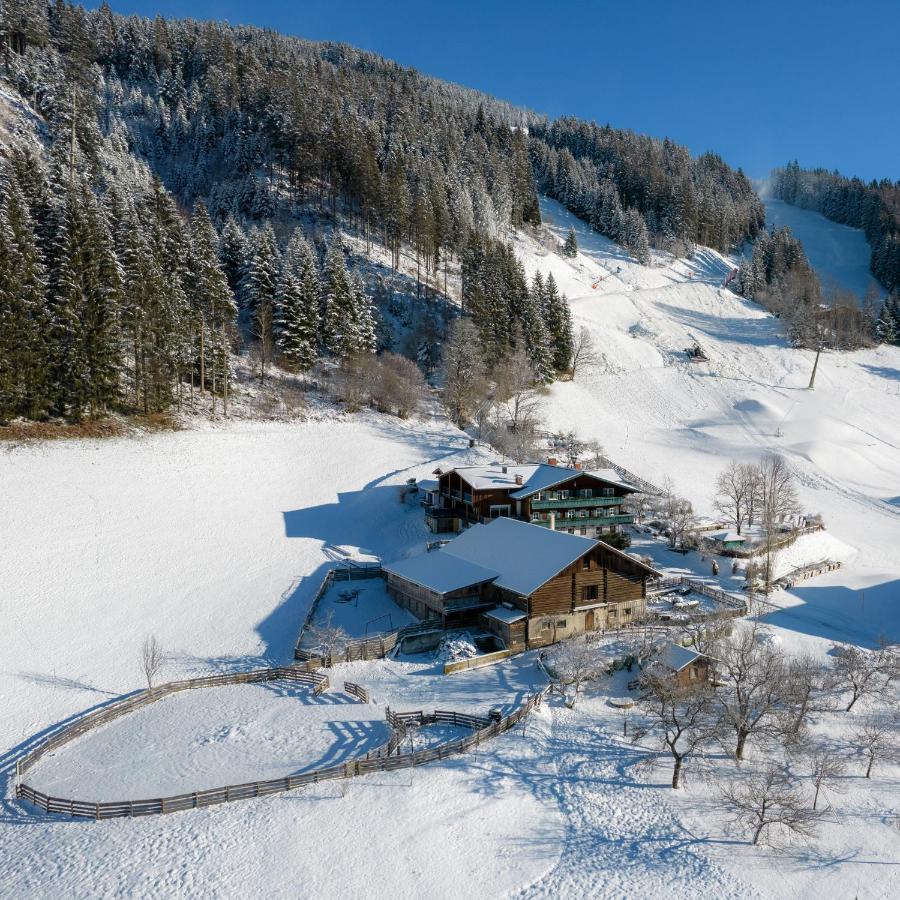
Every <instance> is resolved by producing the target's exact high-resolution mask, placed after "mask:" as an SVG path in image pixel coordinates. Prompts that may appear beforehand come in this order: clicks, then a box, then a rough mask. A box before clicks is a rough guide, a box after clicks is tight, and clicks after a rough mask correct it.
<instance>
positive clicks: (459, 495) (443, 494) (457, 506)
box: [428, 466, 634, 537]
mask: <svg viewBox="0 0 900 900" xmlns="http://www.w3.org/2000/svg"><path fill="white" fill-rule="evenodd" d="M516 468H521V467H516V466H510V467H506V466H504V467H502V468H501V469H500V470H499V471H498V479H499V480H502V477H504V476H508V482H509V483H508V484H506V485H493V486H491V487H490V488H484V487H478V486H477V485H474V484H473V483H472V482H470V481H469V480H467V478H466V470H465V469H462V470H457V469H454V470H452V471H450V472H443V473H436V474H438V484H439V487H438V492H437V498H436V506H435V508H436V509H439V510H440V512H441V513H442V514H443V515H444V516H445V517H446V516H447V513H448V511H451V510H452V511H453V512H455V513H458V515H459V520H458V521H459V522H460V527H463V524H471V523H476V522H489V521H491V520H492V519H495V518H498V517H500V516H508V517H510V518H514V519H519V520H520V521H523V522H531V523H532V524H533V525H542V526H544V527H549V528H553V529H554V530H556V531H565V532H568V533H569V534H577V535H581V536H584V537H602V535H603V534H609V533H614V532H617V531H619V530H620V528H621V526H622V525H628V524H632V523H633V522H634V518H633V516H631V515H630V514H628V513H626V512H625V509H624V507H623V504H624V502H625V499H626V498H627V497H628V496H629V495H630V494H633V493H634V490H630V489H629V488H627V487H626V486H624V485H622V484H619V483H616V482H611V481H605V480H603V479H601V478H599V477H597V476H596V475H593V474H590V473H588V472H582V471H576V470H572V469H565V468H560V469H559V476H560V480H559V482H557V483H554V484H552V486H550V487H546V488H543V489H540V490H535V491H533V492H531V493H528V494H527V495H526V496H524V497H518V498H516V497H514V496H513V495H515V494H521V492H522V491H523V490H527V485H526V484H524V483H523V482H522V479H519V480H518V482H517V479H516V475H515V470H516ZM473 480H474V479H473ZM550 480H552V479H550ZM445 521H446V520H445ZM428 525H429V527H430V528H431V529H432V530H433V531H436V530H438V527H440V530H442V531H446V530H449V529H448V527H447V526H446V524H445V522H441V523H440V526H438V519H437V516H435V515H431V516H430V517H429V518H428Z"/></svg>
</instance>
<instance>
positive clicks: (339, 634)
mask: <svg viewBox="0 0 900 900" xmlns="http://www.w3.org/2000/svg"><path fill="white" fill-rule="evenodd" d="M309 636H310V639H311V641H312V644H313V646H314V647H315V649H316V651H317V652H321V653H322V655H323V656H334V655H335V654H336V653H340V652H341V651H342V650H344V648H345V647H346V646H347V644H348V643H349V641H350V636H349V635H348V634H347V632H346V631H344V629H343V628H342V627H341V626H340V625H337V624H335V622H334V614H333V613H332V612H330V611H329V613H328V615H326V616H325V619H324V621H322V622H319V623H314V624H313V625H311V626H310V628H309Z"/></svg>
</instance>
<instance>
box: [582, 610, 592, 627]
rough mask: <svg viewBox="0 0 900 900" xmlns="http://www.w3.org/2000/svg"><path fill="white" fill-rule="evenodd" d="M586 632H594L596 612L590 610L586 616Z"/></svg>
mask: <svg viewBox="0 0 900 900" xmlns="http://www.w3.org/2000/svg"><path fill="white" fill-rule="evenodd" d="M584 630H585V631H593V630H594V611H593V610H592V609H589V610H588V611H587V612H586V613H585V616H584Z"/></svg>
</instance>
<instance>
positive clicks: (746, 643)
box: [711, 622, 785, 760]
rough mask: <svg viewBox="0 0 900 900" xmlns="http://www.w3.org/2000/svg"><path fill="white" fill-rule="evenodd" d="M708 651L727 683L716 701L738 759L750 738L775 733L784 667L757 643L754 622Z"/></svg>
mask: <svg viewBox="0 0 900 900" xmlns="http://www.w3.org/2000/svg"><path fill="white" fill-rule="evenodd" d="M711 652H712V656H713V657H714V658H715V660H716V671H717V673H718V675H719V676H720V677H721V678H723V679H724V680H725V681H726V684H725V686H724V687H723V688H722V689H720V690H719V691H717V692H716V701H717V702H718V704H719V707H720V711H721V716H722V721H723V724H724V725H725V726H727V727H728V728H730V729H731V730H732V731H733V732H734V736H735V750H734V756H735V759H738V760H741V759H743V758H744V749H745V746H746V743H747V740H748V739H749V738H751V737H753V736H755V735H771V734H775V733H777V732H778V722H777V714H778V713H779V711H780V709H781V704H782V702H783V696H784V689H785V688H784V681H785V677H784V666H783V665H782V663H781V660H780V658H779V656H778V655H777V654H776V652H775V651H774V650H773V649H772V648H771V647H768V646H765V645H763V644H761V643H760V641H759V628H758V626H757V624H756V623H755V622H754V623H753V624H752V625H749V626H748V627H744V628H742V629H740V631H738V632H737V633H736V634H735V635H732V637H731V638H730V639H729V640H723V641H719V642H718V643H717V644H716V645H715V647H714V648H713V650H712V651H711Z"/></svg>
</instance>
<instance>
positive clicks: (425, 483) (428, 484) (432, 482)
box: [416, 478, 440, 491]
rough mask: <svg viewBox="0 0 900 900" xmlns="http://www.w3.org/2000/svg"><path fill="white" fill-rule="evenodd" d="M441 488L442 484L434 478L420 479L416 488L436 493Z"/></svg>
mask: <svg viewBox="0 0 900 900" xmlns="http://www.w3.org/2000/svg"><path fill="white" fill-rule="evenodd" d="M439 486H440V482H439V481H437V480H436V479H434V478H420V479H419V480H418V481H417V482H416V487H418V489H419V490H420V491H436V490H437V489H438V487H439Z"/></svg>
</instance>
